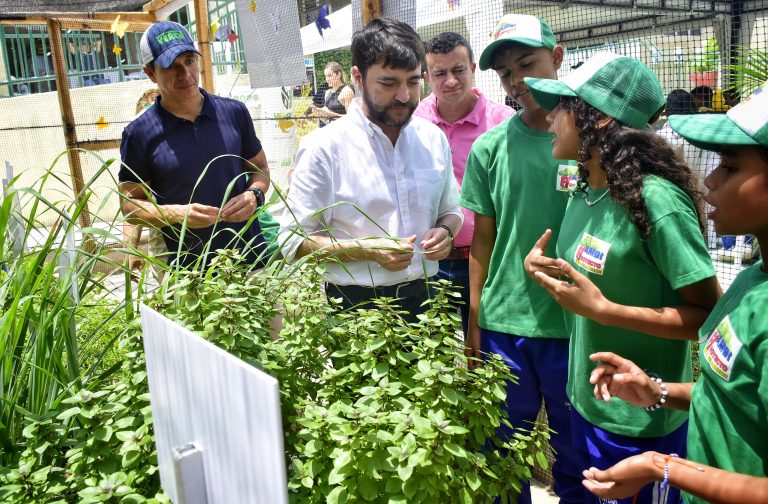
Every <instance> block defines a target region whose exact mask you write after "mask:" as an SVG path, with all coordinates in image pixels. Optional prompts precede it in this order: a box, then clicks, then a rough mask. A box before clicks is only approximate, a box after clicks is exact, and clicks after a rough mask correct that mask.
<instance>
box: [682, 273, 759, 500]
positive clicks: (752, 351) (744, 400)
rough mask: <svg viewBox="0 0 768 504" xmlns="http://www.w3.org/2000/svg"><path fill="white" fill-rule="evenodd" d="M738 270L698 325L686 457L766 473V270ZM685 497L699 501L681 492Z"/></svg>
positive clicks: (713, 464)
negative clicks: (697, 375) (695, 377)
mask: <svg viewBox="0 0 768 504" xmlns="http://www.w3.org/2000/svg"><path fill="white" fill-rule="evenodd" d="M762 266H763V261H760V262H758V263H757V264H755V265H754V266H752V267H750V268H749V269H747V270H744V271H742V272H741V273H740V274H739V276H738V277H736V280H735V281H734V282H733V284H732V285H731V287H730V288H729V289H728V291H727V292H726V293H725V295H724V296H723V298H722V299H720V301H719V302H718V303H717V306H715V308H714V309H713V310H712V313H711V314H710V315H709V317H708V318H707V320H706V322H704V325H702V326H701V330H700V331H699V341H700V342H701V343H700V346H699V356H700V358H701V377H700V378H699V381H698V382H697V383H696V385H695V386H694V387H693V393H692V395H691V412H690V423H689V425H688V458H689V459H690V460H693V461H696V462H700V463H703V464H706V465H711V466H714V467H718V468H720V469H725V470H727V471H734V472H739V473H743V474H750V475H752V476H768V437H766V432H768V303H766V300H768V273H765V272H764V271H762V270H761V267H762ZM685 500H686V502H696V503H699V502H704V501H703V500H701V499H699V498H697V497H693V496H691V495H685Z"/></svg>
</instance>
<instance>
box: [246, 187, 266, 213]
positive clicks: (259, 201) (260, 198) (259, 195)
mask: <svg viewBox="0 0 768 504" xmlns="http://www.w3.org/2000/svg"><path fill="white" fill-rule="evenodd" d="M245 192H252V193H253V195H254V196H256V208H259V207H260V206H262V205H263V204H264V191H262V190H261V189H259V188H258V187H249V188H248V189H246V190H245Z"/></svg>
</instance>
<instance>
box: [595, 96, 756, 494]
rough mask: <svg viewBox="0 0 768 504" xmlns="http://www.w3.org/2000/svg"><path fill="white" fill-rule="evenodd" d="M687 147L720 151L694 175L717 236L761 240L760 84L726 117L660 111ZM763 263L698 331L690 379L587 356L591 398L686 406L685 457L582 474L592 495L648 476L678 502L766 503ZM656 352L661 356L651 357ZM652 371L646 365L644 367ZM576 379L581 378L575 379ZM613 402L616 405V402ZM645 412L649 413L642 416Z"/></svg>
mask: <svg viewBox="0 0 768 504" xmlns="http://www.w3.org/2000/svg"><path fill="white" fill-rule="evenodd" d="M670 124H671V126H672V128H673V129H674V130H675V131H676V132H677V133H679V134H680V135H681V136H682V137H683V138H685V139H686V140H688V141H689V142H690V143H692V144H693V145H695V146H697V147H699V148H702V149H707V150H712V151H717V152H720V153H721V154H722V162H721V164H720V165H719V166H718V167H717V168H716V169H715V170H714V171H713V172H712V173H710V174H709V175H708V176H707V178H706V179H705V181H704V185H705V186H706V188H707V189H708V190H709V192H708V193H707V195H706V197H705V199H706V200H707V202H708V203H709V204H711V205H712V207H713V209H712V211H711V212H709V215H708V217H709V218H710V219H711V220H712V221H713V223H714V225H715V229H716V231H717V232H718V233H719V234H738V235H742V234H753V235H754V236H755V237H756V238H757V240H758V243H759V244H760V247H761V249H762V250H761V251H762V257H765V253H766V251H768V250H766V245H765V244H766V243H768V82H767V83H766V84H764V85H763V87H762V88H759V89H758V90H757V91H756V92H755V94H753V95H752V97H751V98H750V99H748V100H746V101H744V102H742V103H741V104H739V105H737V106H736V107H734V108H732V109H731V110H729V111H728V113H727V114H726V115H716V114H708V115H690V116H682V115H679V116H675V117H672V118H670ZM766 299H768V268H767V267H766V265H765V262H764V260H763V261H759V262H758V263H757V264H755V265H753V266H752V267H750V268H748V269H746V270H744V271H742V272H741V273H740V274H739V276H738V277H736V280H735V281H734V282H733V284H732V285H731V287H730V288H729V289H728V291H727V292H726V294H725V295H724V296H723V297H722V298H721V299H720V300H719V301H718V303H717V305H715V307H714V309H713V310H712V313H711V314H710V316H709V317H708V318H707V320H706V321H705V322H704V324H703V325H702V326H701V328H700V329H699V345H700V346H699V355H700V356H701V371H702V373H701V377H700V378H699V381H698V382H696V384H695V385H694V384H693V383H668V384H665V383H664V382H663V380H662V379H663V378H667V377H665V376H663V375H662V377H661V378H658V377H656V378H655V379H651V377H649V376H648V375H647V374H646V373H645V372H644V371H642V370H641V369H640V367H638V366H637V365H636V364H635V363H634V362H632V361H630V360H627V359H625V358H623V357H620V356H619V355H617V354H615V353H612V352H599V353H595V354H593V355H591V356H590V358H591V359H592V360H593V361H599V362H601V364H600V365H599V366H597V368H596V369H595V370H594V371H593V372H592V373H591V376H590V379H589V381H590V383H591V384H592V385H594V396H595V397H596V398H597V399H599V400H601V401H605V404H606V405H607V406H610V405H617V402H616V401H611V402H610V403H608V401H610V399H611V396H616V397H618V398H620V399H623V400H624V401H626V402H628V403H630V404H633V405H635V406H640V407H645V408H646V409H655V408H657V407H658V406H659V405H660V406H662V407H663V408H664V409H662V410H661V411H658V412H656V413H660V412H662V411H665V410H667V409H689V408H690V420H689V423H690V425H689V428H688V446H687V448H688V455H687V457H688V460H686V459H684V458H678V457H677V456H676V455H674V454H672V455H664V454H661V453H658V452H656V451H647V452H645V453H642V454H639V455H635V456H633V457H630V458H627V459H624V460H622V461H621V462H619V463H618V464H616V465H614V466H613V467H610V468H608V469H606V470H598V469H596V468H590V469H589V470H588V471H585V473H584V476H585V483H584V484H585V486H586V487H587V488H588V489H589V490H590V491H591V492H592V493H594V494H595V495H597V496H599V497H601V498H602V499H619V498H625V497H631V496H632V495H634V494H635V493H636V492H637V491H638V489H639V488H641V487H643V486H646V485H648V484H649V483H652V482H654V481H656V482H659V483H658V484H659V486H661V487H662V488H664V487H669V486H674V487H677V488H680V489H682V490H683V491H684V492H685V493H684V494H683V497H684V500H685V501H686V502H688V503H697V504H698V503H703V502H722V503H734V504H736V503H739V504H741V503H743V502H768V478H766V476H768V438H766V435H765V433H766V431H768V413H766V412H767V411H768V390H766V387H768V362H767V361H766V359H767V358H768V310H766ZM659 358H660V359H661V356H659ZM649 369H653V370H654V371H655V370H656V369H655V368H649ZM585 381H586V378H585ZM618 404H624V403H622V402H618ZM651 414H654V413H651Z"/></svg>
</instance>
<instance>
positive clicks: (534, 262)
mask: <svg viewBox="0 0 768 504" xmlns="http://www.w3.org/2000/svg"><path fill="white" fill-rule="evenodd" d="M551 238H552V230H551V229H547V230H546V231H544V234H543V235H541V238H539V239H538V241H537V242H536V243H535V244H534V246H533V248H532V249H531V251H530V252H528V255H527V256H525V262H524V264H525V271H526V272H527V273H528V275H529V276H530V277H531V278H533V279H535V278H536V273H537V272H541V273H544V274H546V275H548V276H551V277H555V278H558V277H559V276H560V268H558V267H557V260H556V259H552V258H551V257H547V255H546V254H547V245H548V244H549V240H550V239H551Z"/></svg>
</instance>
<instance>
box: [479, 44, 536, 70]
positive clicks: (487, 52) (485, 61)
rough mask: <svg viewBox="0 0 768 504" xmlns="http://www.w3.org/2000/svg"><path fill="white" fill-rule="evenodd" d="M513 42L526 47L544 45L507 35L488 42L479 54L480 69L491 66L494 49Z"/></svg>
mask: <svg viewBox="0 0 768 504" xmlns="http://www.w3.org/2000/svg"><path fill="white" fill-rule="evenodd" d="M514 43H518V44H522V45H525V46H528V47H544V44H542V43H541V42H539V41H537V40H532V39H529V38H522V37H507V38H500V39H498V40H494V41H493V42H491V43H490V44H488V46H487V47H486V48H485V49H483V52H482V53H481V54H480V61H479V63H480V70H488V69H489V68H493V55H494V54H496V51H497V50H499V49H500V48H501V47H502V46H504V45H509V44H514Z"/></svg>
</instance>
